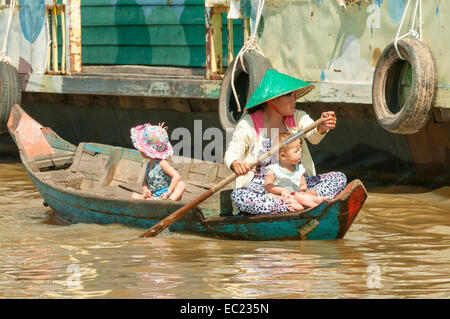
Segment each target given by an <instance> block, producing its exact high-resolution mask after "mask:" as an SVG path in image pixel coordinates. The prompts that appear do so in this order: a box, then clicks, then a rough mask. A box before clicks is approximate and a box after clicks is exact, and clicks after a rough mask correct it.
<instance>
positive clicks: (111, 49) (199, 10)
mask: <svg viewBox="0 0 450 319" xmlns="http://www.w3.org/2000/svg"><path fill="white" fill-rule="evenodd" d="M81 24H82V52H83V64H84V65H87V64H112V65H163V66H164V65H165V66H185V67H202V66H205V5H204V1H199V0H172V1H170V0H167V1H163V0H82V1H81ZM223 28H224V30H226V19H224V26H223ZM234 34H235V37H236V39H235V43H234V46H235V50H236V52H238V51H239V49H240V47H241V43H242V41H241V36H240V35H241V31H240V23H239V22H238V21H236V22H235V26H234ZM223 39H224V53H225V55H226V51H227V47H226V44H227V42H226V32H224V35H223Z"/></svg>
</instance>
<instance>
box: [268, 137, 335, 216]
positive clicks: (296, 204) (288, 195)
mask: <svg viewBox="0 0 450 319" xmlns="http://www.w3.org/2000/svg"><path fill="white" fill-rule="evenodd" d="M292 135H293V134H292V133H288V132H281V133H280V134H279V143H280V144H281V142H283V141H284V140H286V139H287V138H289V137H290V136H292ZM301 143H302V141H301V140H300V139H298V140H296V141H293V142H291V143H290V144H289V145H286V146H282V147H281V148H280V149H279V151H278V163H277V164H271V165H269V166H267V175H266V180H265V183H264V188H265V189H266V191H267V192H268V193H270V194H272V195H274V196H280V195H281V198H282V199H283V200H284V202H285V203H286V205H287V206H288V209H289V210H290V211H299V210H304V209H305V208H311V207H315V206H317V205H319V204H321V203H322V202H323V201H324V200H327V198H325V197H319V196H317V193H316V192H315V191H314V190H308V189H307V185H306V179H305V176H304V174H305V168H304V167H303V165H302V164H301V159H302V151H301Z"/></svg>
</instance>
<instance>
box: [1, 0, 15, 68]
mask: <svg viewBox="0 0 450 319" xmlns="http://www.w3.org/2000/svg"><path fill="white" fill-rule="evenodd" d="M16 2H17V0H11V3H10V4H9V12H8V24H7V25H6V33H5V39H4V40H3V47H2V50H1V51H0V61H1V62H4V63H7V64H11V63H12V61H11V59H10V58H9V57H8V56H7V55H6V45H7V44H8V33H9V29H10V28H11V22H12V17H13V14H14V7H15V6H16Z"/></svg>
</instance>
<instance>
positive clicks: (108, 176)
mask: <svg viewBox="0 0 450 319" xmlns="http://www.w3.org/2000/svg"><path fill="white" fill-rule="evenodd" d="M121 155H122V149H121V148H113V149H111V153H110V155H109V159H108V162H107V163H106V165H105V169H104V171H103V174H102V176H101V177H100V181H99V185H101V186H108V185H109V184H110V183H111V181H112V178H113V176H114V173H115V172H116V170H117V166H118V165H119V161H120V158H121Z"/></svg>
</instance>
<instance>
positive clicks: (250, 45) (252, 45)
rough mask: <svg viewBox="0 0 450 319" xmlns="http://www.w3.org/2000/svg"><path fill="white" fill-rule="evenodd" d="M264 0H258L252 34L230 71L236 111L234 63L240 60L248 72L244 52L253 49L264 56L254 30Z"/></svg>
mask: <svg viewBox="0 0 450 319" xmlns="http://www.w3.org/2000/svg"><path fill="white" fill-rule="evenodd" d="M264 1H265V0H259V3H258V10H257V13H256V22H255V27H254V29H253V32H252V35H250V37H249V38H248V40H247V41H246V43H245V44H244V46H243V47H242V48H241V50H240V51H239V53H238V55H237V56H236V63H235V64H234V65H233V70H232V72H231V88H232V90H233V94H234V98H235V99H236V103H237V106H238V112H240V111H241V104H240V103H239V99H238V96H237V93H236V89H235V88H234V72H235V70H236V65H237V63H238V62H241V66H242V69H243V70H244V72H245V73H248V72H247V70H246V69H245V65H244V59H243V57H244V53H245V52H247V51H255V52H257V53H259V54H261V55H262V56H264V57H265V55H264V53H263V52H262V50H261V49H260V48H259V46H258V44H257V43H256V32H257V31H258V25H259V20H260V19H261V15H262V12H263V9H264Z"/></svg>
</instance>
